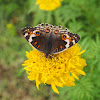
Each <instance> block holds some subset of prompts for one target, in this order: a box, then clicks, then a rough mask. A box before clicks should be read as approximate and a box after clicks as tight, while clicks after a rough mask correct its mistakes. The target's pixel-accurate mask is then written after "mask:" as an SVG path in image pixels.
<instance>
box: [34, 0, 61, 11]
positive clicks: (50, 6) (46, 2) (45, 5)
mask: <svg viewBox="0 0 100 100" xmlns="http://www.w3.org/2000/svg"><path fill="white" fill-rule="evenodd" d="M61 1H63V0H37V2H36V5H39V8H40V9H41V10H47V11H52V10H54V9H56V8H58V7H59V6H60V5H61Z"/></svg>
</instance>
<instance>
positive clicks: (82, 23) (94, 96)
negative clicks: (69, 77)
mask: <svg viewBox="0 0 100 100" xmlns="http://www.w3.org/2000/svg"><path fill="white" fill-rule="evenodd" d="M35 3H36V0H0V100H61V99H62V98H63V100H100V0H63V2H62V5H61V6H60V7H59V8H57V9H55V10H54V11H51V12H48V11H43V10H40V9H39V6H37V5H35ZM39 23H49V24H53V25H62V26H63V27H64V28H65V27H67V28H68V29H69V31H71V32H73V33H77V34H79V35H80V37H81V40H80V42H79V44H80V45H81V49H82V50H84V49H86V52H85V53H84V54H82V57H83V58H85V59H86V62H87V66H86V67H85V68H84V71H85V72H86V76H83V77H80V80H79V81H77V80H76V81H75V83H76V86H74V87H64V88H58V90H59V92H60V94H59V95H58V94H56V93H54V92H53V90H52V89H51V87H50V86H48V85H43V84H41V85H40V90H37V88H36V86H35V81H33V82H30V81H29V80H28V79H27V74H26V73H25V71H24V70H23V67H22V65H21V64H22V63H23V62H24V60H25V59H27V58H26V57H25V55H26V51H30V50H32V47H31V46H30V45H29V44H28V42H27V41H26V40H25V39H24V37H23V36H22V34H21V28H23V27H25V26H35V25H37V24H39Z"/></svg>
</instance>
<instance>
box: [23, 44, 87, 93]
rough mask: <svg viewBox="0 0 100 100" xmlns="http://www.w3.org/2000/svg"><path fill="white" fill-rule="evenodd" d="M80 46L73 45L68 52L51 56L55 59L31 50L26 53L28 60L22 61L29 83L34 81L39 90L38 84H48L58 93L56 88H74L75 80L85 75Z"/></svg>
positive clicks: (84, 62)
mask: <svg viewBox="0 0 100 100" xmlns="http://www.w3.org/2000/svg"><path fill="white" fill-rule="evenodd" d="M83 52H85V50H83V51H81V52H80V46H79V45H77V44H76V45H74V46H72V47H71V48H69V49H68V50H66V51H64V52H61V53H59V54H55V55H53V56H54V57H55V58H53V57H52V58H50V57H49V58H46V57H45V55H44V56H43V53H41V52H39V51H37V50H35V49H33V50H32V51H30V52H26V53H27V54H26V56H27V58H28V60H26V61H24V64H23V66H26V67H25V68H24V69H25V70H26V72H27V74H28V79H29V80H30V81H33V80H36V86H37V88H38V89H39V84H41V83H44V84H49V85H51V87H52V89H53V90H54V91H55V92H56V93H59V91H58V90H57V88H56V86H58V87H63V86H68V87H70V86H75V83H74V81H75V78H76V79H79V78H78V76H79V75H80V74H81V75H86V74H85V72H84V71H82V70H83V67H84V66H86V65H87V64H86V61H85V59H83V58H81V54H82V53H83Z"/></svg>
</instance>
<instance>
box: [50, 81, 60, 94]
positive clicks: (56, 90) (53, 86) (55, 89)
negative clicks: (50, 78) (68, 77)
mask: <svg viewBox="0 0 100 100" xmlns="http://www.w3.org/2000/svg"><path fill="white" fill-rule="evenodd" d="M51 87H52V89H53V90H54V91H55V92H56V93H58V94H59V91H58V89H57V88H56V86H55V84H54V83H52V84H51Z"/></svg>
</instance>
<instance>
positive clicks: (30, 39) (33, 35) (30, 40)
mask: <svg viewBox="0 0 100 100" xmlns="http://www.w3.org/2000/svg"><path fill="white" fill-rule="evenodd" d="M32 37H36V35H35V34H32V35H31V36H30V38H29V42H32V41H33V40H32Z"/></svg>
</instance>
